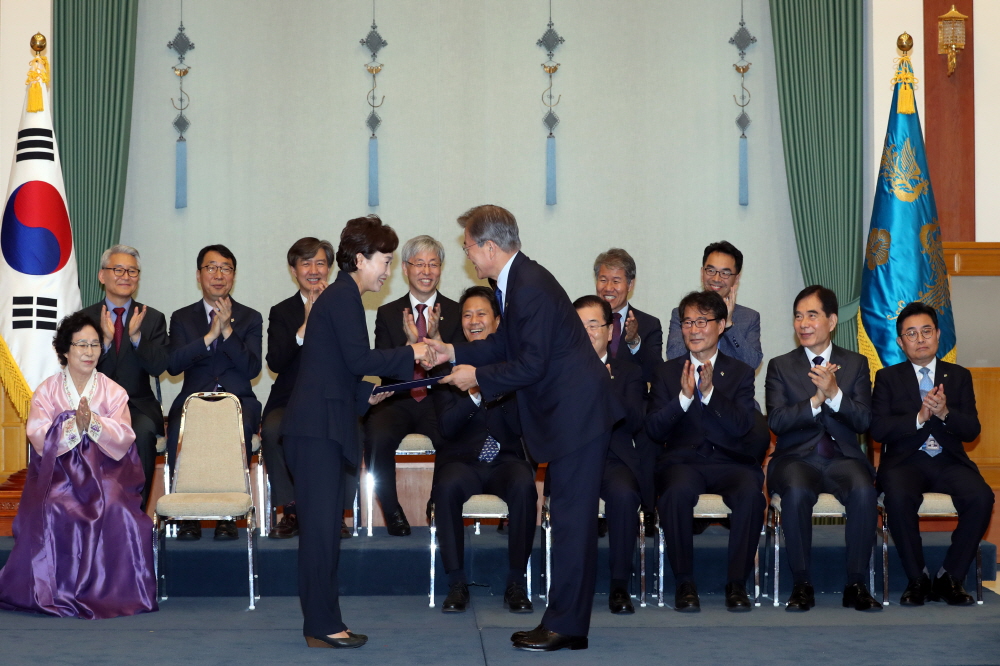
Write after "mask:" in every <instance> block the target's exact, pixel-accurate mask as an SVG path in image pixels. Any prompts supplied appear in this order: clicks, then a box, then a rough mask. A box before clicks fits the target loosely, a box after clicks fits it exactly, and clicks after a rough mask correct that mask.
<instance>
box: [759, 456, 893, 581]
mask: <svg viewBox="0 0 1000 666" xmlns="http://www.w3.org/2000/svg"><path fill="white" fill-rule="evenodd" d="M767 487H768V491H769V492H771V493H777V494H779V495H781V524H782V530H783V531H784V533H785V552H786V554H787V558H786V559H787V560H788V565H789V567H790V568H791V570H792V576H793V579H794V580H795V582H796V583H804V582H808V580H809V566H810V555H811V551H812V512H813V507H814V506H815V505H816V499H817V498H818V497H819V494H820V493H830V494H832V495H833V496H834V497H836V498H837V500H838V501H839V502H840V503H841V504H843V505H844V507H845V508H846V509H847V527H846V530H845V537H846V541H847V584H848V585H851V584H853V583H864V582H865V579H866V578H867V572H868V564H869V560H870V558H871V552H872V548H874V547H875V525H876V523H877V522H878V508H877V504H876V499H877V496H876V491H875V485H874V484H873V483H872V477H871V473H870V472H869V470H868V466H867V465H865V463H863V462H862V461H861V460H858V459H856V458H848V457H846V456H841V457H838V458H832V459H827V458H824V457H822V456H820V455H819V454H818V453H816V452H815V451H813V452H812V453H810V454H809V455H807V456H806V457H804V458H799V457H794V456H791V455H785V456H781V457H779V458H776V459H775V458H772V459H771V462H770V463H768V466H767Z"/></svg>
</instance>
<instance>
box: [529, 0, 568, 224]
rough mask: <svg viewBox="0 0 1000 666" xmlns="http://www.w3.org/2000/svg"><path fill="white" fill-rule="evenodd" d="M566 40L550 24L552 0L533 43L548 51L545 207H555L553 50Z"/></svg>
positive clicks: (544, 100)
mask: <svg viewBox="0 0 1000 666" xmlns="http://www.w3.org/2000/svg"><path fill="white" fill-rule="evenodd" d="M565 41H566V40H565V39H563V38H562V37H560V36H559V33H558V32H556V29H555V27H554V24H553V23H552V0H549V29H548V30H546V31H545V34H543V35H542V38H541V39H539V40H538V41H537V42H535V43H536V44H537V45H538V46H541V47H542V48H543V49H545V50H546V51H548V54H549V59H548V60H546V61H545V62H543V63H542V70H543V71H544V72H545V73H546V74H548V75H549V87H548V88H546V89H545V91H544V92H543V93H542V104H544V105H545V106H547V107H548V108H549V110H548V111H547V112H546V113H545V116H543V117H542V124H543V125H545V127H546V128H547V129H548V130H549V136H548V138H547V139H546V140H545V205H546V206H555V205H556V137H555V134H553V133H552V131H553V130H554V129H555V128H556V125H558V124H559V116H557V115H556V113H555V111H553V110H552V109H553V108H554V107H555V106H556V105H557V104H559V101H560V100H561V99H562V95H559V97H557V98H556V101H555V102H553V101H552V75H553V74H555V73H556V72H557V71H558V70H559V67H560V66H561V65H560V64H559V63H558V62H555V61H554V60H553V57H554V55H555V50H556V49H557V48H558V47H559V45H560V44H562V43H563V42H565Z"/></svg>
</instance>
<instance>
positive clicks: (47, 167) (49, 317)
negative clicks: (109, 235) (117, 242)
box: [0, 56, 80, 418]
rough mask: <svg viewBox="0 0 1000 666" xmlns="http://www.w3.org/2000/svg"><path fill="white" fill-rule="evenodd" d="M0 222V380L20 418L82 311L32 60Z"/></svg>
mask: <svg viewBox="0 0 1000 666" xmlns="http://www.w3.org/2000/svg"><path fill="white" fill-rule="evenodd" d="M28 80H29V84H28V90H27V92H26V94H25V105H24V107H23V108H22V111H23V112H22V115H21V124H20V127H19V128H18V131H17V143H16V147H15V150H14V160H13V162H14V163H13V166H12V168H11V172H10V184H9V186H8V189H7V198H6V199H5V201H4V206H3V210H2V215H3V217H2V224H0V379H2V380H3V384H4V388H5V389H6V390H7V393H8V395H9V396H10V398H11V400H12V402H13V403H14V406H15V407H16V408H17V410H18V412H19V413H20V414H21V416H22V418H26V417H27V413H28V403H29V402H30V400H31V393H32V391H34V389H35V387H37V386H38V384H40V383H41V382H42V380H43V379H45V378H46V377H48V376H50V375H52V374H54V373H55V372H56V371H57V370H58V369H59V361H58V360H57V358H56V354H55V352H54V351H53V349H52V337H53V335H54V334H55V330H56V326H57V324H58V323H59V320H60V319H62V318H63V317H65V316H66V315H68V314H71V313H73V312H76V311H77V310H79V309H80V285H79V281H78V279H77V272H76V255H75V253H74V251H73V230H72V227H71V226H70V221H69V212H68V210H67V207H66V189H65V187H64V185H63V177H62V165H61V163H60V161H59V149H58V146H57V144H56V137H55V132H54V131H53V127H52V113H51V103H50V98H49V91H48V87H47V85H46V84H47V83H48V62H47V61H46V60H45V59H44V58H43V57H41V56H40V57H38V58H36V59H35V60H33V61H32V71H31V73H29V79H28Z"/></svg>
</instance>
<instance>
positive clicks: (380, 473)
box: [365, 292, 465, 516]
mask: <svg viewBox="0 0 1000 666" xmlns="http://www.w3.org/2000/svg"><path fill="white" fill-rule="evenodd" d="M437 304H440V305H441V319H440V322H439V324H438V331H439V332H440V333H441V339H442V340H443V341H444V342H445V343H451V342H460V341H461V340H464V339H465V338H464V337H463V335H462V326H461V323H462V322H461V319H462V316H461V313H460V312H459V309H458V303H456V302H455V301H453V300H451V299H450V298H445V296H444V295H443V294H441V292H438V294H437V299H436V300H435V305H437ZM406 308H410V311H411V314H412V315H413V318H414V321H416V318H417V312H416V311H415V310H414V309H413V307H412V306H411V305H410V295H409V293H407V294H406V295H404V296H403V297H402V298H398V299H396V300H395V301H392V302H391V303H386V304H385V305H383V306H382V307H380V308H379V309H378V312H376V314H375V349H395V348H397V347H403V346H405V345H406V333H404V332H403V310H404V309H406ZM406 379H408V380H409V379H413V374H412V373H410V375H409V376H408V377H406ZM398 381H400V380H399V379H394V378H392V377H383V378H382V384H383V385H389V384H395V383H396V382H398ZM432 402H433V401H432V400H430V399H429V398H424V399H423V400H420V401H417V400H414V399H413V397H412V396H411V395H410V393H409V391H401V392H400V393H397V394H394V395H393V396H392V397H390V398H387V399H386V400H385V401H384V402H382V403H380V404H378V405H375V406H374V407H372V409H371V411H370V412H369V413H368V415H367V417H366V418H365V464H366V465H367V466H368V469H370V470H371V471H372V473H373V474H374V475H375V479H376V481H377V482H376V485H375V492H376V493H377V494H378V498H379V501H380V502H381V504H382V512H383V513H384V514H385V515H386V516H389V515H391V514H392V513H395V512H396V511H398V510H399V498H398V496H397V495H396V449H397V448H399V443H400V442H401V441H402V440H403V438H404V437H406V436H407V435H408V434H410V433H417V434H421V435H426V436H427V437H429V438H430V440H431V442H432V443H433V445H434V448H435V449H436V448H437V447H438V446H439V445H440V444H441V436H440V434H439V433H438V427H437V415H436V414H435V413H434V405H433V404H432Z"/></svg>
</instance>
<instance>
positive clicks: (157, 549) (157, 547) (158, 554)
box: [153, 512, 167, 601]
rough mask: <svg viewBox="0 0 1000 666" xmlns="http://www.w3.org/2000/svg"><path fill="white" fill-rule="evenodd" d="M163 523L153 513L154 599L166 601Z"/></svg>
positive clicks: (165, 540) (164, 534) (157, 515)
mask: <svg viewBox="0 0 1000 666" xmlns="http://www.w3.org/2000/svg"><path fill="white" fill-rule="evenodd" d="M163 528H164V521H163V520H162V519H161V518H160V516H159V514H157V513H155V512H154V513H153V576H154V577H155V579H156V599H157V601H166V600H167V597H166V596H164V595H165V593H166V591H167V590H166V575H165V572H164V571H163V562H162V553H163V549H164V548H165V547H166V545H167V544H166V542H167V539H166V533H165V531H164V529H163Z"/></svg>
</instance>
